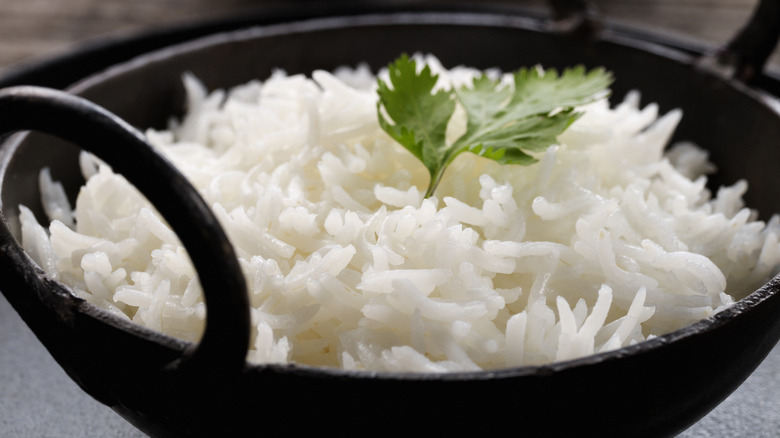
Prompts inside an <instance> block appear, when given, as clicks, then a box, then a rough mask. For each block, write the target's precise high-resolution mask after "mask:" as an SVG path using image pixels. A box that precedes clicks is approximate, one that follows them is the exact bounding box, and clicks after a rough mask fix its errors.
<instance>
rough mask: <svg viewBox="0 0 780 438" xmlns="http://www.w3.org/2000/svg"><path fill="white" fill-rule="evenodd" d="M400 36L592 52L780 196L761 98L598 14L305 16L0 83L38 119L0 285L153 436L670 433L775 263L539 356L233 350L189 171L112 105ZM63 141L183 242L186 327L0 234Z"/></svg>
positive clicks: (752, 336)
mask: <svg viewBox="0 0 780 438" xmlns="http://www.w3.org/2000/svg"><path fill="white" fill-rule="evenodd" d="M402 52H406V53H413V52H430V53H434V54H436V55H437V56H438V57H439V59H440V60H441V61H442V62H443V63H444V64H445V65H447V66H454V65H458V64H466V65H470V66H475V67H480V68H488V67H499V68H502V69H505V70H512V69H516V68H517V67H519V66H526V65H534V64H542V65H544V66H549V67H557V68H564V67H567V66H571V65H574V64H584V65H586V66H589V67H595V66H605V67H606V68H608V69H609V70H612V71H613V72H614V74H615V77H616V78H617V81H616V82H615V84H614V86H613V95H614V96H615V98H616V99H620V98H621V97H622V96H623V95H624V94H625V93H626V92H627V91H628V90H629V89H638V90H641V91H642V93H643V96H644V100H645V101H647V102H650V101H654V102H658V103H659V104H660V107H661V109H662V110H668V109H671V108H682V109H683V111H684V114H685V116H684V118H683V122H682V124H681V126H680V127H679V129H678V131H677V134H676V138H677V139H685V140H692V141H694V142H696V143H697V144H699V145H701V146H704V147H706V148H707V149H708V150H709V151H710V154H711V158H712V159H713V160H714V161H715V163H716V164H717V165H718V168H719V173H718V177H717V179H716V180H713V181H712V184H714V185H718V184H721V183H732V182H734V181H736V180H737V179H746V180H747V181H748V183H749V185H750V190H749V192H748V197H747V198H746V200H747V203H748V205H749V206H751V207H753V208H756V209H758V210H759V211H761V212H762V214H763V216H764V217H767V216H768V215H770V214H772V213H775V212H778V211H780V208H778V207H779V206H780V205H778V203H779V202H780V200H778V199H777V197H776V196H774V190H773V189H774V187H776V186H777V183H778V180H779V179H780V176H778V175H777V172H776V170H775V166H774V165H773V163H776V162H778V159H780V156H778V155H779V154H780V150H779V149H778V148H777V147H776V142H777V139H778V138H780V116H778V113H777V112H776V111H775V110H774V109H773V108H772V106H771V105H770V104H769V103H768V102H769V101H768V100H767V99H766V98H765V97H763V96H762V95H760V94H759V93H757V92H755V91H753V90H751V89H750V88H748V87H746V86H744V85H742V84H741V83H737V82H734V81H730V80H724V79H723V78H722V77H720V76H718V75H716V74H712V73H710V72H708V71H704V70H701V69H699V68H697V66H696V62H695V61H696V59H695V57H693V56H691V55H690V54H686V53H684V52H680V51H674V50H669V49H668V48H663V47H659V46H655V45H653V44H649V43H647V42H644V41H641V40H636V39H632V38H629V37H627V36H625V35H620V34H615V33H609V32H607V33H604V34H602V35H601V36H599V37H598V38H596V39H588V38H571V37H569V36H563V35H560V34H558V33H555V32H551V31H548V30H547V28H546V27H545V26H544V25H543V24H542V23H541V22H539V21H537V20H535V19H532V18H528V17H522V16H516V15H507V14H497V13H488V12H485V13H481V12H457V13H446V12H441V11H439V12H419V11H416V12H408V13H407V12H392V13H382V14H365V15H351V16H349V17H345V16H333V17H320V18H316V19H311V20H303V21H294V22H289V23H279V24H273V25H266V26H261V27H255V28H251V29H246V30H239V31H234V32H227V33H220V34H216V35H212V36H208V37H205V38H202V39H197V40H193V41H191V42H187V43H183V44H179V45H175V46H172V47H169V48H165V49H162V50H158V51H154V52H151V53H149V54H146V55H143V56H141V57H139V58H136V59H133V60H131V61H129V62H127V63H123V64H120V65H117V66H115V67H112V68H110V69H108V70H106V71H105V72H102V73H100V74H98V75H95V76H92V77H89V78H87V79H85V80H84V81H82V82H80V83H79V84H77V85H76V86H74V87H72V88H71V89H70V91H71V92H72V93H73V94H76V95H79V96H81V97H83V98H84V99H87V100H88V101H91V102H95V103H97V104H98V105H100V106H102V107H104V108H106V109H108V110H109V111H110V113H109V112H106V111H104V110H102V109H101V108H99V107H96V106H94V105H92V104H90V103H88V102H87V101H85V100H82V99H80V98H76V97H73V96H70V95H64V94H61V93H58V92H55V91H52V90H47V89H39V88H27V87H23V88H12V89H6V90H4V91H2V92H0V116H2V117H0V132H13V131H17V130H23V129H31V130H35V131H42V132H46V133H50V134H54V136H51V135H45V134H38V133H33V134H29V135H28V134H23V135H15V136H13V137H11V138H9V139H7V141H6V142H5V144H4V145H3V147H2V150H0V202H1V203H2V205H1V207H2V216H3V217H2V219H3V221H2V227H0V239H1V240H0V245H2V253H1V254H0V257H1V258H2V260H1V261H0V269H2V270H1V271H0V281H1V282H2V283H1V284H0V288H1V289H2V291H3V293H4V294H5V295H6V297H7V298H8V300H9V301H10V302H11V304H12V305H13V306H14V308H15V309H16V310H17V311H18V312H19V313H20V315H21V316H22V318H23V319H24V320H25V322H26V323H27V324H28V325H29V326H30V327H31V328H32V329H33V331H34V332H35V334H36V335H37V336H38V338H39V339H40V340H41V342H42V343H43V344H44V345H45V346H46V348H47V349H48V350H49V351H50V352H51V354H52V355H53V357H54V358H55V359H56V360H57V361H58V363H59V364H60V365H61V366H62V367H63V368H64V369H65V371H66V372H67V373H68V374H69V375H70V376H71V377H72V378H73V379H74V380H75V381H76V382H77V383H78V384H79V385H80V386H81V387H82V388H83V389H84V390H85V391H86V392H88V393H89V394H90V395H92V396H93V397H95V398H96V399H97V400H99V401H100V402H102V403H104V404H106V405H108V406H110V407H112V408H113V409H114V410H115V411H116V412H118V413H119V414H120V415H122V416H123V417H125V418H126V419H128V420H129V421H130V422H132V423H133V424H134V425H136V426H137V427H138V428H139V429H141V430H143V431H144V432H146V433H148V434H150V435H152V436H237V435H240V434H243V433H246V432H252V434H253V435H263V434H266V435H270V436H274V435H277V434H281V433H295V434H301V435H302V434H308V433H323V432H325V431H333V432H335V433H337V434H339V435H352V434H356V435H358V434H359V435H364V434H372V435H374V434H376V435H396V436H398V435H401V434H408V433H412V434H419V435H422V434H424V433H434V432H436V433H439V434H443V433H451V432H459V433H475V434H476V433H479V434H481V435H484V434H486V433H498V431H499V429H501V428H503V427H505V426H509V427H510V428H511V429H512V430H515V431H517V432H518V433H527V434H531V435H545V436H572V435H582V434H586V435H593V436H612V435H619V436H663V435H673V434H675V433H677V432H679V431H681V430H684V429H685V428H687V427H688V426H689V425H691V424H692V423H694V422H695V421H697V420H698V419H700V418H701V417H702V416H704V415H705V414H706V413H707V412H708V411H710V410H711V409H712V408H713V407H715V406H716V405H717V404H718V403H719V402H720V401H722V400H723V399H724V398H726V397H727V396H728V395H729V394H730V393H731V392H732V391H733V390H734V389H735V388H736V387H738V386H739V385H740V384H741V383H742V382H743V381H744V379H745V378H746V377H747V376H748V375H749V374H750V373H751V372H752V371H753V370H754V369H755V368H756V367H757V366H758V364H759V363H760V362H761V361H762V360H763V359H764V357H766V355H767V354H768V352H769V351H770V350H771V349H772V348H773V346H774V345H775V344H776V343H777V341H778V339H779V338H780V317H778V316H780V293H779V292H778V287H780V284H779V282H780V279H778V278H774V279H772V280H770V281H769V282H768V283H767V284H766V285H765V286H763V287H762V288H760V289H759V290H757V291H755V292H753V293H752V294H750V295H749V296H748V297H746V298H744V299H742V300H740V301H739V302H737V303H736V304H735V305H734V306H733V307H731V308H730V309H728V310H725V311H723V312H720V313H718V314H717V315H715V316H713V317H711V318H708V319H706V320H703V321H700V322H698V323H695V324H693V325H691V326H688V327H685V328H683V329H681V330H678V331H675V332H673V333H670V334H668V335H664V336H660V337H658V338H654V339H652V340H650V341H647V342H644V343H641V344H638V345H634V346H631V347H627V348H623V349H620V350H616V351H612V352H608V353H603V354H599V355H595V356H590V357H586V358H582V359H577V360H573V361H567V362H560V363H554V364H550V365H545V366H534V367H519V368H508V369H501V370H494V371H485V372H466V373H453V374H442V375H439V374H437V375H432V374H404V373H384V372H383V373H376V372H348V371H342V370H337V369H326V368H315V367H308V366H301V365H250V364H247V363H245V361H244V356H245V353H246V346H247V342H246V340H247V336H248V309H247V302H246V295H245V286H244V280H243V278H242V277H241V275H240V270H239V269H238V267H237V264H236V262H235V258H234V257H232V254H233V253H232V248H231V247H230V245H229V244H228V243H227V241H226V239H225V236H224V233H223V232H222V230H221V229H220V228H219V226H218V224H217V222H216V221H215V220H214V217H213V215H212V214H211V213H210V212H209V210H208V208H206V207H205V205H204V204H203V201H202V200H201V199H200V197H199V196H198V195H197V194H196V193H195V191H194V190H193V189H192V188H191V186H189V184H188V183H187V182H186V180H184V179H183V178H182V177H181V175H180V174H178V172H176V171H175V170H173V169H172V168H171V167H170V165H168V163H167V161H165V160H164V159H162V158H160V157H159V156H158V155H157V154H155V153H154V152H153V151H151V150H150V149H149V147H148V146H147V145H146V143H145V142H144V140H143V139H142V138H141V137H140V136H139V135H138V134H137V132H135V131H133V128H130V125H132V126H136V127H140V128H142V127H149V126H155V127H161V126H164V124H165V122H166V121H167V119H168V117H169V116H170V115H171V114H179V113H181V111H182V97H183V90H182V88H181V85H180V84H181V80H180V79H181V75H182V73H183V72H192V73H194V74H195V75H196V76H198V77H199V78H201V79H202V80H203V81H204V83H205V84H206V86H207V87H209V88H211V89H213V88H223V87H229V86H232V85H236V84H240V83H243V82H246V81H248V80H251V79H256V78H264V77H267V76H268V75H269V74H270V73H271V71H272V70H273V69H275V68H284V69H285V70H287V71H288V72H290V73H309V72H311V71H312V70H313V69H317V68H321V69H332V68H335V67H337V66H340V65H345V64H347V65H355V64H357V63H359V62H367V63H368V64H369V65H370V66H371V67H372V68H373V69H374V70H376V69H378V68H380V67H382V66H384V65H386V64H387V63H388V62H389V61H391V60H392V59H394V58H395V57H396V56H398V55H399V54H400V53H402ZM114 114H115V115H117V116H118V117H119V118H121V120H120V119H118V118H117V117H115V116H114ZM122 120H124V121H126V122H127V123H129V125H128V124H125V123H124V122H123V121H122ZM57 137H61V138H64V139H66V140H69V141H70V142H67V141H62V140H59V139H58V138H57ZM74 145H78V146H80V147H83V148H85V149H88V150H90V151H92V152H94V153H96V154H97V155H99V156H100V157H101V158H103V159H104V160H105V161H107V162H108V163H109V164H111V165H112V166H113V167H114V168H115V170H117V171H119V172H120V173H123V174H125V176H127V177H128V179H130V180H131V181H132V182H133V183H134V184H136V185H137V186H138V187H139V189H141V191H142V192H144V193H145V194H146V195H147V196H148V197H149V199H150V200H151V201H152V202H153V203H154V204H155V205H156V206H157V208H158V209H159V210H160V211H161V213H162V214H163V215H164V216H165V217H166V219H167V220H168V221H169V222H170V223H171V224H172V226H173V227H174V229H175V230H176V231H177V233H178V235H179V237H180V238H181V239H182V241H183V242H184V244H185V246H186V247H187V249H188V251H189V253H190V256H191V258H192V259H193V263H194V264H195V266H196V268H197V269H198V272H199V276H200V278H201V283H202V284H203V287H204V293H205V296H206V300H207V306H208V314H207V328H206V333H205V334H204V337H203V340H202V341H201V342H200V343H199V344H198V345H192V344H189V343H185V342H182V341H178V340H175V339H173V338H170V337H167V336H163V335H160V334H157V333H155V332H152V331H150V330H146V329H143V328H139V327H137V326H134V325H132V324H129V323H127V322H124V321H122V320H120V319H118V318H116V317H114V316H112V315H110V314H108V313H107V312H104V311H102V310H99V309H97V308H95V307H93V306H91V305H89V304H87V303H85V302H83V301H82V300H79V299H76V298H74V297H73V296H72V295H71V294H70V293H69V292H68V290H67V288H66V287H64V286H63V285H61V284H60V283H57V282H56V281H54V280H52V279H49V278H47V277H46V276H45V275H44V274H43V273H42V271H41V270H40V268H38V267H37V266H36V265H35V264H34V263H33V262H32V261H31V260H30V259H29V257H28V256H27V255H26V253H25V252H24V251H23V250H22V249H21V247H20V246H19V244H18V241H19V240H20V228H19V220H18V209H17V206H18V205H19V204H25V205H28V206H35V208H34V210H35V213H36V214H37V215H39V218H43V213H42V209H41V207H40V203H39V194H38V186H37V177H38V172H39V170H40V169H41V168H42V167H43V166H49V167H50V168H51V170H52V173H53V176H54V177H55V178H56V179H58V180H60V181H63V183H64V184H65V185H66V188H67V190H68V191H69V194H70V195H71V196H75V193H76V192H77V190H78V187H79V185H80V184H81V183H82V181H81V179H80V176H79V171H78V165H77V153H78V150H79V149H78V148H77V147H76V146H74ZM160 184H162V185H161V186H160ZM156 186H160V187H162V188H161V189H153V188H154V187H156ZM377 431H378V432H377Z"/></svg>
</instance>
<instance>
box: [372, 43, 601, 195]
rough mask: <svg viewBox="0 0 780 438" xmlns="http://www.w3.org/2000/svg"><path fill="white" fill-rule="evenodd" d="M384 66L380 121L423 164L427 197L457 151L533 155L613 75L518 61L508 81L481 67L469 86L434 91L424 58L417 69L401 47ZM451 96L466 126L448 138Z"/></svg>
mask: <svg viewBox="0 0 780 438" xmlns="http://www.w3.org/2000/svg"><path fill="white" fill-rule="evenodd" d="M388 69H389V74H390V82H391V84H392V88H391V87H390V86H388V84H386V83H385V82H384V81H383V80H382V79H379V80H378V85H379V89H378V93H379V101H378V102H377V114H378V117H379V124H380V125H381V126H382V129H384V130H385V132H387V133H388V134H389V135H390V136H391V137H392V138H394V139H395V140H396V141H397V142H398V143H400V144H401V145H403V146H404V147H405V148H406V149H408V150H409V151H410V152H411V153H412V154H414V156H416V157H417V158H418V159H419V160H420V161H422V162H423V164H424V165H425V167H426V168H427V169H428V172H429V173H430V175H431V181H430V183H429V185H428V190H427V192H426V193H425V197H426V198H427V197H430V196H431V195H433V192H434V191H435V190H436V187H437V186H438V184H439V181H441V178H442V175H443V174H444V171H445V169H446V168H447V166H449V165H450V164H451V163H452V161H453V160H454V159H455V157H457V156H458V155H459V154H460V153H461V152H466V151H468V152H471V153H474V154H477V155H479V156H483V157H486V158H490V159H492V160H495V161H497V162H499V163H502V164H522V165H528V164H531V163H534V162H536V161H537V160H536V159H535V158H534V157H532V156H531V155H529V154H528V153H531V152H539V151H543V150H545V149H546V148H548V147H549V146H550V145H552V144H555V142H556V138H557V137H558V135H560V134H561V133H562V132H563V131H565V130H566V128H568V127H569V125H571V123H572V122H574V120H576V119H577V117H579V115H580V114H579V113H577V112H575V107H577V106H580V105H584V104H586V103H588V102H592V101H594V100H596V99H599V98H602V97H604V96H606V95H607V93H608V90H607V87H609V85H610V84H611V83H612V76H611V74H610V73H609V72H607V71H605V70H604V69H594V70H591V71H590V72H586V70H585V68H584V67H582V66H578V67H575V68H571V69H566V70H564V71H563V73H562V74H560V75H558V73H557V71H555V70H547V71H544V72H543V71H541V69H538V68H528V69H526V68H523V69H520V70H518V71H517V72H515V73H514V75H513V76H514V88H512V87H508V86H502V85H501V84H500V83H499V81H498V80H497V79H491V78H489V77H488V76H487V75H485V74H483V75H481V76H479V77H478V78H476V79H475V80H474V81H473V83H472V84H471V86H470V87H469V86H463V87H460V88H458V89H454V90H438V91H436V92H433V89H434V87H435V85H436V82H437V81H438V79H439V78H438V75H434V74H432V73H431V70H430V68H429V67H428V66H427V65H426V66H424V67H423V68H422V70H421V71H419V72H418V71H417V64H416V62H415V61H414V60H413V59H410V58H409V57H408V56H407V55H402V56H401V57H400V58H398V59H397V60H396V61H395V62H393V63H392V64H390V65H389V66H388ZM457 103H460V104H461V105H462V106H463V109H465V111H466V115H467V117H468V121H467V125H466V132H465V133H464V134H463V135H462V136H460V137H459V138H458V139H457V140H455V141H454V142H452V144H447V142H446V132H447V124H448V123H449V121H450V118H451V117H452V114H453V113H454V112H455V107H456V105H457ZM382 109H384V113H383V111H382ZM385 115H387V116H389V118H390V120H388V119H387V118H386V116H385Z"/></svg>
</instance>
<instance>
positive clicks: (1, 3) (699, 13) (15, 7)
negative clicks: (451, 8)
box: [0, 0, 777, 74]
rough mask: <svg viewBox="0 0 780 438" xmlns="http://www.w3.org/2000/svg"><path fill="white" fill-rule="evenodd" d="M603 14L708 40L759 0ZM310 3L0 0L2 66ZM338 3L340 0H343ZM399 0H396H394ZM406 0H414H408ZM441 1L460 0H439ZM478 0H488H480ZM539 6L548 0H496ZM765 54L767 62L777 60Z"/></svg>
mask: <svg viewBox="0 0 780 438" xmlns="http://www.w3.org/2000/svg"><path fill="white" fill-rule="evenodd" d="M590 1H591V4H592V5H594V6H595V7H596V8H597V9H598V10H600V12H601V13H602V14H603V15H604V16H605V17H606V18H607V19H608V20H612V21H616V22H620V23H623V24H627V25H631V26H634V27H637V28H640V29H642V30H644V31H647V32H650V33H661V34H664V35H669V36H672V37H675V38H678V39H684V40H690V41H692V42H694V43H697V44H698V43H701V44H704V45H707V46H711V47H718V46H720V45H723V44H725V43H726V42H727V41H728V40H729V38H730V37H731V36H732V35H734V34H735V32H736V31H737V30H738V29H739V28H740V27H741V26H742V25H743V24H744V23H745V22H746V20H747V19H748V18H749V17H750V14H751V12H752V10H753V9H754V7H755V6H756V3H757V2H758V0H590ZM292 3H295V4H297V5H298V7H301V8H306V7H311V6H312V5H313V4H315V3H319V4H321V3H323V2H312V1H307V2H304V1H297V0H287V1H281V0H277V1H266V0H220V1H211V0H133V1H127V0H67V1H64V0H0V11H2V13H0V74H2V72H3V71H4V70H7V69H8V68H11V67H12V66H16V65H19V64H20V63H29V62H35V61H37V60H40V59H43V58H46V57H51V56H54V55H57V54H61V53H65V52H67V51H69V50H72V49H73V48H74V47H78V46H80V45H83V44H89V43H92V42H96V41H102V40H105V39H111V38H122V37H125V36H129V35H134V34H136V33H139V32H144V31H148V30H152V29H157V28H161V27H165V26H179V25H187V24H191V23H197V22H201V21H203V20H214V19H219V18H221V17H228V16H233V15H236V14H243V13H247V12H249V11H252V12H257V11H259V10H262V8H264V7H266V8H267V7H272V6H274V5H281V4H284V5H290V4H292ZM342 3H343V2H342ZM396 3H402V2H396ZM405 3H418V2H415V1H408V0H406V1H405ZM439 3H441V4H445V3H446V4H455V3H460V2H459V1H453V0H449V1H446V2H445V1H444V0H439ZM479 3H482V4H484V3H487V2H485V1H481V2H479ZM493 3H502V4H511V5H513V6H522V7H527V8H529V9H533V10H536V11H540V12H541V13H546V12H547V10H548V7H547V6H548V2H547V0H515V1H507V0H503V1H501V0H499V1H494V2H493ZM775 58H776V57H773V58H772V60H771V65H772V68H773V69H774V65H775V64H777V62H776V61H775Z"/></svg>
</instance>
